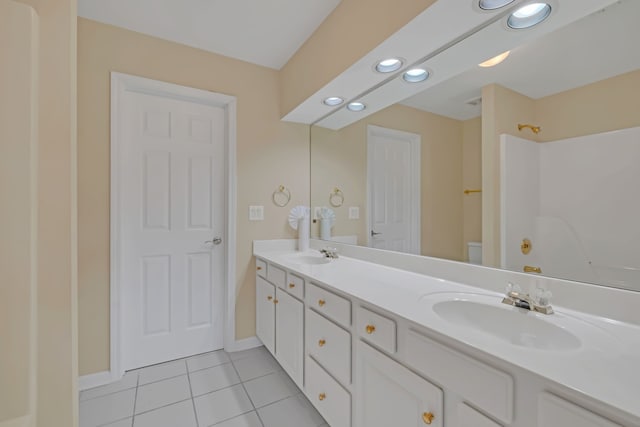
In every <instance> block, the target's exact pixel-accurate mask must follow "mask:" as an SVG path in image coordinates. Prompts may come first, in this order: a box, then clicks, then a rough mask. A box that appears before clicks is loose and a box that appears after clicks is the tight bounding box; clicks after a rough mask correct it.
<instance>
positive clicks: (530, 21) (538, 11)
mask: <svg viewBox="0 0 640 427" xmlns="http://www.w3.org/2000/svg"><path fill="white" fill-rule="evenodd" d="M550 14H551V6H550V5H549V4H547V3H529V4H527V5H525V6H522V7H521V8H519V9H518V10H516V11H515V12H513V13H512V14H511V15H509V19H508V20H507V25H508V26H509V27H510V28H513V29H516V30H521V29H524V28H530V27H533V26H534V25H537V24H539V23H541V22H542V21H544V20H545V19H547V18H548V17H549V15H550Z"/></svg>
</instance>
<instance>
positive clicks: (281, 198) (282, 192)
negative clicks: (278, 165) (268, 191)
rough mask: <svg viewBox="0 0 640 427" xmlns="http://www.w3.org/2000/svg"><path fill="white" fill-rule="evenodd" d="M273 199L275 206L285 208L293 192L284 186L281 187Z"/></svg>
mask: <svg viewBox="0 0 640 427" xmlns="http://www.w3.org/2000/svg"><path fill="white" fill-rule="evenodd" d="M271 199H272V200H273V204H274V205H276V206H279V207H281V208H284V207H285V206H287V205H288V204H289V201H290V200H291V191H289V189H288V188H287V187H285V186H284V185H280V186H278V189H277V190H276V191H274V192H273V195H272V196H271Z"/></svg>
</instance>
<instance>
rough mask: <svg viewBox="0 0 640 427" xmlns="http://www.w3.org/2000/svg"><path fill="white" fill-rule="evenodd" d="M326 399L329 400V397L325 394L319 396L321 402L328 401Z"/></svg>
mask: <svg viewBox="0 0 640 427" xmlns="http://www.w3.org/2000/svg"><path fill="white" fill-rule="evenodd" d="M326 398H327V395H326V394H324V393H320V394H319V395H318V399H319V400H320V401H323V400H324V399H326Z"/></svg>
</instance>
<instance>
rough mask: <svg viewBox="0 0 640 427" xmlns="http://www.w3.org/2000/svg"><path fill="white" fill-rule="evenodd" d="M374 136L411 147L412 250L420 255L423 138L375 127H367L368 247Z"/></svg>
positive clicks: (368, 242)
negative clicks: (406, 142) (399, 140)
mask: <svg viewBox="0 0 640 427" xmlns="http://www.w3.org/2000/svg"><path fill="white" fill-rule="evenodd" d="M374 136H389V137H392V138H398V139H404V140H406V141H408V142H409V145H410V147H411V164H410V165H409V171H410V174H411V183H412V185H411V207H410V208H411V221H410V226H411V236H410V243H411V244H410V246H411V248H410V250H411V253H412V254H417V255H420V241H421V233H420V209H421V206H420V204H421V197H420V179H421V177H420V176H421V171H420V164H421V154H420V145H421V138H420V135H417V134H414V133H409V132H403V131H401V130H395V129H389V128H384V127H380V126H375V125H367V212H366V218H367V221H366V222H367V246H369V247H371V244H372V238H371V230H372V223H371V212H372V209H373V207H372V206H371V201H372V200H373V199H372V194H371V192H372V188H371V179H372V177H373V167H372V162H373V157H372V156H371V152H372V150H371V141H372V140H373V137H374Z"/></svg>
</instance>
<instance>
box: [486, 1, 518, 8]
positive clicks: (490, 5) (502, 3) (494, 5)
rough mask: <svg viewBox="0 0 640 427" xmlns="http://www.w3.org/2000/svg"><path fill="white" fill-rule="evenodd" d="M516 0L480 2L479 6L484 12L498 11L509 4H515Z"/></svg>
mask: <svg viewBox="0 0 640 427" xmlns="http://www.w3.org/2000/svg"><path fill="white" fill-rule="evenodd" d="M514 1H515V0H480V3H479V6H480V9H483V10H496V9H500V8H501V7H505V6H506V5H508V4H509V3H513V2H514Z"/></svg>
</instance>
